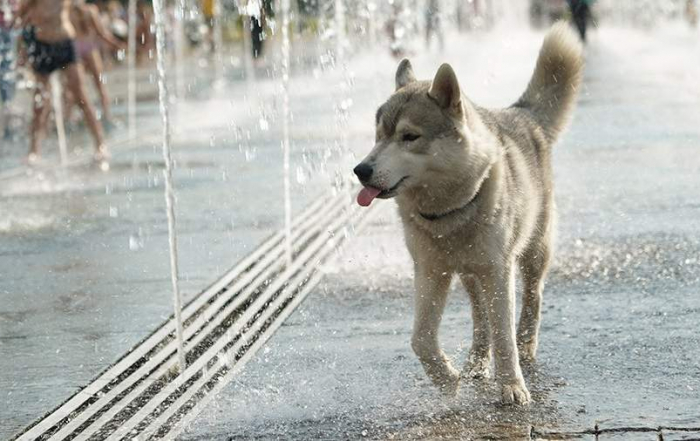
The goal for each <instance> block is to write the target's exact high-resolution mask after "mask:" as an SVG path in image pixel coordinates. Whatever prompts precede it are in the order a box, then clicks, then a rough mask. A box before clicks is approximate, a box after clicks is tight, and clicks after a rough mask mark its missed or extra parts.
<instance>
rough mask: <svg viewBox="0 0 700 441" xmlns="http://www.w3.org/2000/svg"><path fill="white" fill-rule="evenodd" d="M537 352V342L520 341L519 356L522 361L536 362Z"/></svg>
mask: <svg viewBox="0 0 700 441" xmlns="http://www.w3.org/2000/svg"><path fill="white" fill-rule="evenodd" d="M536 354H537V343H536V342H527V343H518V356H519V357H520V362H521V363H527V364H532V363H534V362H535V358H536Z"/></svg>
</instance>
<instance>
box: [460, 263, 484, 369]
mask: <svg viewBox="0 0 700 441" xmlns="http://www.w3.org/2000/svg"><path fill="white" fill-rule="evenodd" d="M460 279H461V280H462V285H464V289H466V290H467V293H468V294H469V299H470V301H471V306H472V321H473V322H474V334H473V337H472V347H471V349H470V350H469V356H468V357H467V361H466V363H465V364H464V371H463V372H464V374H463V375H464V376H465V377H466V378H473V379H485V378H488V377H489V368H490V367H491V345H490V343H489V339H490V335H489V317H488V314H487V312H486V305H485V304H484V295H483V290H482V289H481V285H480V283H479V280H478V279H477V278H476V276H473V275H468V274H461V275H460Z"/></svg>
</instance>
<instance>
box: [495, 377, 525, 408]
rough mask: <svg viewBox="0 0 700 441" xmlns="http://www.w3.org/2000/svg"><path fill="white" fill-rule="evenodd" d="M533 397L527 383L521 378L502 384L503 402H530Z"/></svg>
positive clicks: (522, 403) (507, 403)
mask: <svg viewBox="0 0 700 441" xmlns="http://www.w3.org/2000/svg"><path fill="white" fill-rule="evenodd" d="M530 401H532V399H531V398H530V392H528V390H527V387H525V383H524V382H523V381H522V380H521V381H519V382H516V383H508V384H502V385H501V404H506V405H510V404H520V405H524V404H528V403H529V402H530Z"/></svg>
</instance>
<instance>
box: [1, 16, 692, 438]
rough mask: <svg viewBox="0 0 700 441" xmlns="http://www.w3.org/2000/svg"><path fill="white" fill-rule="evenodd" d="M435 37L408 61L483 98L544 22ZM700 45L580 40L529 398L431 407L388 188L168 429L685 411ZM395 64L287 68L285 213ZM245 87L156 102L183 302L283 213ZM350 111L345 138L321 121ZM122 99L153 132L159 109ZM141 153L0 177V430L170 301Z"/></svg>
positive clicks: (361, 150)
mask: <svg viewBox="0 0 700 441" xmlns="http://www.w3.org/2000/svg"><path fill="white" fill-rule="evenodd" d="M450 41H452V44H450V45H448V48H447V52H446V53H445V54H442V55H438V54H421V55H420V56H418V57H415V58H414V60H413V61H414V65H415V67H416V70H417V73H418V74H419V76H420V77H424V78H427V77H429V76H431V75H432V73H433V72H434V70H435V69H436V67H437V66H438V65H439V64H440V63H441V62H442V61H445V60H448V61H450V62H452V63H453V64H454V66H455V68H456V69H457V72H458V74H459V77H460V80H461V81H463V82H462V86H463V90H464V91H465V93H467V94H468V95H469V96H470V97H472V98H473V99H474V100H475V101H476V102H478V103H480V104H484V105H489V106H500V105H507V104H509V103H511V102H512V101H513V100H514V99H515V98H516V97H517V96H518V95H519V94H520V93H521V92H522V90H523V88H524V86H525V84H526V82H527V80H528V76H529V73H530V70H531V69H532V66H533V65H534V59H535V56H536V53H537V50H538V46H539V43H540V41H541V34H539V33H532V32H528V31H520V30H517V29H516V30H510V29H507V30H504V29H500V30H499V31H497V32H496V33H484V34H470V35H467V36H464V37H454V36H453V37H451V39H450ZM699 41H700V40H699V39H698V35H697V34H690V33H689V32H687V31H685V30H683V29H676V28H673V29H669V30H663V31H658V32H657V33H652V34H644V33H640V32H637V31H631V30H611V29H603V30H601V31H600V32H599V34H598V35H594V36H593V40H592V42H591V44H590V45H589V47H588V49H587V63H588V67H587V72H586V80H585V86H584V90H583V94H582V96H581V99H580V106H579V109H578V110H577V113H576V116H575V119H574V123H573V125H572V127H571V129H570V131H569V132H568V133H567V134H566V135H565V136H564V138H563V140H562V142H561V143H560V145H559V146H558V147H557V151H556V154H555V158H556V164H555V173H556V181H557V182H556V186H557V203H558V206H559V212H560V223H559V232H560V234H559V240H558V251H557V258H556V260H555V265H554V268H553V270H552V274H551V276H550V278H549V282H548V285H547V289H546V293H545V313H544V322H543V331H542V332H543V334H542V339H541V350H540V360H539V363H538V365H537V366H536V368H535V369H534V370H532V371H530V372H528V374H527V379H528V384H529V385H530V387H531V390H532V392H533V395H534V398H535V400H536V401H535V403H534V404H533V405H532V406H530V407H529V408H528V409H510V408H501V407H499V406H497V405H496V403H495V400H494V398H493V396H494V395H493V391H492V390H490V388H489V387H488V386H486V387H485V388H482V387H479V388H476V387H473V386H470V385H465V386H464V387H463V388H462V391H461V393H460V395H459V397H458V399H457V400H455V401H451V402H446V401H444V400H443V399H442V398H441V397H439V396H438V395H437V394H436V392H435V391H434V390H433V388H432V386H431V385H430V384H429V383H428V381H427V380H426V378H425V376H424V374H423V371H422V369H421V367H420V365H419V364H418V362H417V360H416V358H415V357H414V355H413V354H412V352H411V350H410V346H409V340H410V333H411V323H412V281H411V277H412V276H411V268H410V262H409V261H408V257H407V253H406V251H405V249H404V245H403V243H402V240H401V230H400V225H399V223H398V222H397V219H396V217H395V216H394V215H393V208H392V203H391V202H384V201H379V203H383V204H384V205H386V207H387V208H386V210H385V212H384V213H385V215H384V216H383V217H382V219H381V220H380V221H377V222H375V223H374V224H372V225H370V227H369V228H368V229H367V230H365V231H364V232H363V233H362V234H361V235H360V236H359V237H358V238H357V239H355V240H354V241H352V243H351V245H350V247H349V248H348V249H346V251H345V252H344V253H343V254H342V256H340V257H339V258H338V260H337V261H336V262H335V263H333V264H331V265H328V267H327V268H326V271H327V272H328V275H327V277H326V279H325V281H324V282H323V283H322V285H321V286H320V287H319V289H318V290H317V291H316V293H315V294H312V295H311V296H310V297H309V299H308V300H307V301H306V302H305V303H304V305H303V306H302V307H301V308H300V309H299V310H298V311H297V312H296V313H295V314H294V315H293V316H292V317H291V318H290V320H289V321H288V323H287V324H286V325H285V326H284V327H283V328H282V329H281V330H280V331H279V332H278V334H277V335H276V336H274V337H273V339H272V340H271V341H270V343H269V344H268V345H267V347H266V348H265V349H264V350H263V351H261V352H260V354H259V356H258V357H257V359H256V360H255V361H254V362H251V363H250V364H249V365H248V366H247V368H246V370H245V371H244V373H243V374H242V375H241V376H240V377H239V378H238V379H237V380H236V381H235V382H234V383H232V384H231V385H229V386H228V387H227V388H226V389H225V391H224V392H222V393H221V394H220V395H219V397H217V399H215V400H214V402H212V403H211V404H210V405H209V406H208V407H207V409H206V410H205V411H204V412H203V413H202V414H201V416H200V417H199V419H198V420H197V421H195V422H194V423H193V424H192V425H191V427H190V428H189V429H188V431H187V432H186V433H185V434H183V435H182V438H183V439H202V440H204V439H207V440H208V439H229V438H231V439H256V438H257V439H270V438H284V439H312V438H325V439H329V438H331V439H355V438H360V437H368V438H393V439H418V438H421V439H423V438H427V439H439V438H443V439H450V438H457V437H486V436H489V437H502V438H514V437H526V436H527V435H528V433H529V430H530V426H532V425H534V426H536V427H538V428H542V429H543V430H545V429H546V430H551V431H556V430H567V431H568V430H578V429H582V428H592V427H593V425H594V424H595V422H596V421H599V422H600V426H601V427H618V426H623V425H624V426H635V425H636V426H646V425H651V426H657V425H676V426H687V425H695V426H697V425H700V415H699V412H698V411H697V408H698V407H699V406H698V404H699V403H700V396H699V395H698V394H699V393H698V390H699V388H700V364H699V363H700V361H699V360H700V344H699V343H700V342H699V341H698V340H699V338H700V337H699V335H700V334H698V331H697V329H698V327H697V319H698V313H699V312H700V296H699V295H698V285H699V278H700V260H699V259H700V257H698V256H700V253H698V251H699V249H700V239H698V237H700V236H699V235H698V223H697V218H698V214H700V196H699V195H698V192H697V189H698V188H700V186H699V185H698V184H700V173H698V171H700V159H699V158H700V156H698V155H697V146H698V145H699V144H700V126H698V124H697V112H696V111H697V109H698V105H699V104H700V88H699V87H698V84H697V78H698V75H700V65H699V63H700V62H698V60H697V57H695V58H692V56H691V55H689V54H697V53H698V50H699V49H700V44H699ZM394 69H395V61H394V60H392V59H391V58H390V57H389V56H388V55H387V54H386V51H384V50H383V49H382V50H381V51H377V52H373V51H367V53H362V51H360V53H359V54H357V55H356V57H355V58H353V59H352V60H351V61H350V62H349V68H348V71H347V72H346V73H343V72H341V71H339V70H333V69H326V68H322V67H319V68H317V69H313V70H309V71H307V72H303V73H300V74H299V75H298V76H296V77H295V78H294V80H293V82H292V96H291V104H292V110H293V114H294V124H293V129H292V136H293V143H292V145H293V156H292V170H293V175H294V187H293V207H294V210H295V212H298V211H300V210H301V209H302V208H303V206H304V205H306V204H307V203H308V202H309V201H310V200H312V199H313V198H314V197H316V196H317V195H319V194H321V193H323V192H326V191H328V189H329V188H332V187H333V184H334V183H335V182H336V181H337V179H338V178H339V176H343V175H344V176H349V175H350V172H349V170H350V169H351V165H352V164H353V163H354V162H355V158H359V157H361V156H363V155H364V154H365V153H366V152H367V151H368V150H369V147H370V146H371V145H372V141H373V136H374V134H373V132H372V130H373V128H372V122H373V115H374V110H375V107H376V105H377V104H378V103H380V102H381V99H383V97H385V96H388V94H389V93H390V91H391V90H392V85H393V74H394ZM344 77H349V78H350V79H351V81H350V82H346V81H344V79H343V78H344ZM247 87H248V86H247V85H245V84H243V83H240V82H239V83H235V84H232V85H231V86H230V87H227V88H225V89H223V90H218V91H215V90H211V91H209V93H205V94H204V95H202V96H199V97H198V98H197V99H195V100H191V101H190V102H188V103H186V104H185V105H184V106H183V107H181V108H179V109H178V110H177V111H176V112H175V114H174V116H175V124H174V127H175V129H176V136H175V137H174V139H175V158H176V160H177V161H178V164H179V167H178V171H177V174H176V186H177V189H178V221H179V226H178V233H179V237H180V250H181V255H180V258H181V265H182V278H183V282H182V286H183V292H184V296H185V298H186V299H189V298H191V297H192V296H193V295H194V294H196V293H197V292H199V291H200V290H201V289H203V288H204V287H206V286H207V285H208V284H209V283H210V282H211V281H213V280H214V279H215V278H216V277H217V276H219V275H220V274H222V273H223V272H224V271H225V270H226V269H228V268H229V267H230V266H232V265H233V264H234V263H235V262H236V261H237V260H239V259H240V258H241V257H243V256H244V255H246V254H248V253H249V252H250V251H251V250H252V249H253V248H254V247H255V246H256V245H257V244H258V243H260V241H261V240H262V239H264V238H265V237H266V236H268V235H269V234H270V233H271V232H273V231H275V230H277V229H279V228H280V227H281V226H282V222H283V216H282V209H283V204H282V202H281V195H282V180H281V177H280V174H279V171H280V170H281V157H282V155H281V150H280V144H279V139H280V133H281V122H280V121H279V109H280V99H281V97H280V96H279V93H278V92H279V83H277V82H274V81H272V80H271V79H270V78H263V79H261V80H260V81H259V82H258V83H256V84H255V85H253V87H254V88H253V89H248V88H247ZM205 90H206V88H205ZM348 98H350V101H348ZM348 105H349V106H350V119H349V121H348V123H347V126H346V127H347V136H348V140H349V147H350V148H351V150H352V151H351V152H350V153H345V152H343V151H342V149H341V148H340V144H339V143H340V140H341V133H342V127H343V126H342V125H339V124H338V121H339V120H341V119H342V118H344V111H343V107H347V106H348ZM140 111H141V115H142V118H140V124H143V126H144V127H145V128H146V129H149V128H153V130H152V131H155V132H156V133H157V127H158V118H157V115H156V114H155V111H156V109H155V107H153V106H151V107H149V106H146V105H144V106H141V107H140ZM148 131H149V130H145V132H148ZM159 148H160V147H159V144H158V141H157V139H155V138H154V139H150V138H146V137H144V138H143V139H140V140H138V141H137V142H134V143H130V144H128V145H125V146H122V147H119V148H116V147H115V149H114V161H113V163H112V169H111V171H110V173H107V174H104V173H102V172H99V171H97V170H94V169H92V168H90V167H77V168H73V169H70V170H69V171H68V172H66V171H61V170H56V169H51V170H47V171H44V172H42V173H39V174H36V173H35V174H32V175H29V176H23V177H20V178H18V179H12V180H5V181H0V204H2V210H0V240H1V241H2V242H1V243H2V247H1V248H0V273H1V275H0V354H2V357H0V373H1V374H0V422H2V423H1V424H0V438H2V439H4V438H7V437H9V436H11V434H12V433H14V432H16V431H17V430H20V429H21V428H22V427H23V426H25V425H26V424H29V423H30V422H31V421H33V420H34V419H35V418H37V417H38V416H40V415H41V414H43V413H44V412H46V411H49V410H50V409H52V408H53V407H54V406H55V405H57V404H59V403H60V402H62V401H63V400H64V399H66V398H67V397H68V396H69V395H70V394H72V393H74V392H75V391H76V390H78V389H79V388H80V387H82V386H84V385H86V384H87V383H88V382H89V380H90V379H91V378H93V377H94V376H95V375H96V374H97V373H99V372H100V371H101V370H102V369H104V368H105V367H107V366H108V365H109V364H110V363H112V362H114V361H115V360H116V359H118V358H119V356H120V355H122V354H123V353H124V352H125V351H126V350H127V349H128V348H130V347H131V346H132V345H133V344H135V343H137V342H138V341H140V340H141V339H142V338H143V337H144V336H145V335H147V334H148V333H149V332H150V331H151V330H152V329H154V328H155V327H156V326H157V325H158V324H160V323H161V322H162V321H163V320H164V319H165V318H166V317H167V316H168V315H169V314H170V313H171V298H170V295H171V294H170V285H169V279H168V277H169V273H168V259H167V254H166V253H167V230H166V224H165V209H164V200H163V195H162V192H163V189H162V178H161V176H162V174H161V168H162V158H161V156H160V150H159ZM47 150H48V148H47ZM49 158H50V157H49ZM54 159H55V157H54ZM47 160H50V159H47ZM468 307H469V306H468V302H467V300H466V296H465V295H464V293H463V291H461V289H458V288H457V287H455V288H454V292H453V295H452V296H451V302H450V305H449V309H448V311H447V315H446V317H445V321H444V324H443V327H442V342H443V344H444V347H445V349H446V350H447V352H448V353H449V354H450V355H451V356H453V357H454V358H455V359H456V360H458V361H459V362H460V363H461V360H462V359H463V358H464V356H465V353H466V351H467V350H468V347H469V336H470V332H471V331H470V316H469V313H468ZM606 436H611V435H606ZM620 436H622V435H620ZM625 436H628V437H625V438H624V439H651V438H649V436H651V437H652V438H653V434H652V435H650V434H627V435H625ZM673 436H677V437H679V438H678V439H683V438H680V437H682V436H685V434H683V433H678V434H673ZM696 437H700V435H697V436H696ZM582 439H586V438H582ZM590 439H592V437H591V438H590ZM604 439H613V437H612V436H611V437H610V438H604ZM620 439H622V438H620ZM672 439H674V438H672Z"/></svg>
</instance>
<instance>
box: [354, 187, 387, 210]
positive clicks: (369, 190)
mask: <svg viewBox="0 0 700 441" xmlns="http://www.w3.org/2000/svg"><path fill="white" fill-rule="evenodd" d="M381 192H382V191H381V190H379V189H378V188H374V187H365V188H363V189H362V190H360V194H358V195H357V203H358V204H360V205H361V206H363V207H369V204H371V203H372V201H373V200H374V198H376V197H377V195H378V194H379V193H381Z"/></svg>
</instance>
